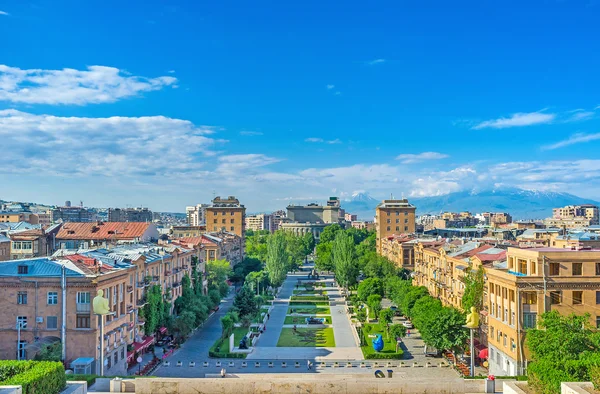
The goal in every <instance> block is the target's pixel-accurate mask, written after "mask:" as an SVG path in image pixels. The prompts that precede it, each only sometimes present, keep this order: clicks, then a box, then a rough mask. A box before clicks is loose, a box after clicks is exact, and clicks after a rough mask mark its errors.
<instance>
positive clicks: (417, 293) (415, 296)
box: [397, 286, 429, 318]
mask: <svg viewBox="0 0 600 394" xmlns="http://www.w3.org/2000/svg"><path fill="white" fill-rule="evenodd" d="M428 296H429V291H427V288H426V287H423V286H419V287H411V288H410V289H409V290H408V292H406V293H404V294H401V295H400V297H399V298H400V302H397V305H398V306H399V307H400V310H401V311H402V313H404V314H405V315H406V316H408V317H411V318H412V317H413V314H412V313H411V309H412V307H413V306H414V305H415V302H417V301H418V300H419V299H420V298H423V297H428Z"/></svg>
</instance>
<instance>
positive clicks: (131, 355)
mask: <svg viewBox="0 0 600 394" xmlns="http://www.w3.org/2000/svg"><path fill="white" fill-rule="evenodd" d="M134 354H135V351H134V350H132V351H130V352H127V363H131V362H132V361H133V355H134Z"/></svg>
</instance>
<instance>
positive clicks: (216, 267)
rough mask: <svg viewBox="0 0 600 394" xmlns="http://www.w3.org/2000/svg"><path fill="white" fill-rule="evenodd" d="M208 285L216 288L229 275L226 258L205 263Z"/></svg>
mask: <svg viewBox="0 0 600 394" xmlns="http://www.w3.org/2000/svg"><path fill="white" fill-rule="evenodd" d="M206 271H207V273H208V287H210V288H213V289H218V288H219V285H220V284H221V283H222V282H225V280H227V277H229V275H231V265H230V264H229V261H227V260H214V261H209V262H208V263H207V264H206Z"/></svg>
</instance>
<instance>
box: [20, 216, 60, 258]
mask: <svg viewBox="0 0 600 394" xmlns="http://www.w3.org/2000/svg"><path fill="white" fill-rule="evenodd" d="M60 227H61V224H60V223H59V224H55V225H53V226H50V227H46V228H41V229H32V230H24V231H15V232H11V233H10V241H11V242H10V256H11V258H12V259H14V260H16V259H29V258H33V257H43V256H50V255H52V253H54V251H55V250H56V235H57V234H58V232H59V230H60Z"/></svg>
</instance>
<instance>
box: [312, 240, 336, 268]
mask: <svg viewBox="0 0 600 394" xmlns="http://www.w3.org/2000/svg"><path fill="white" fill-rule="evenodd" d="M332 244H333V243H332V242H320V243H319V244H317V258H316V259H315V268H316V269H318V270H320V271H333V270H334V265H333V256H332V254H331V247H332Z"/></svg>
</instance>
